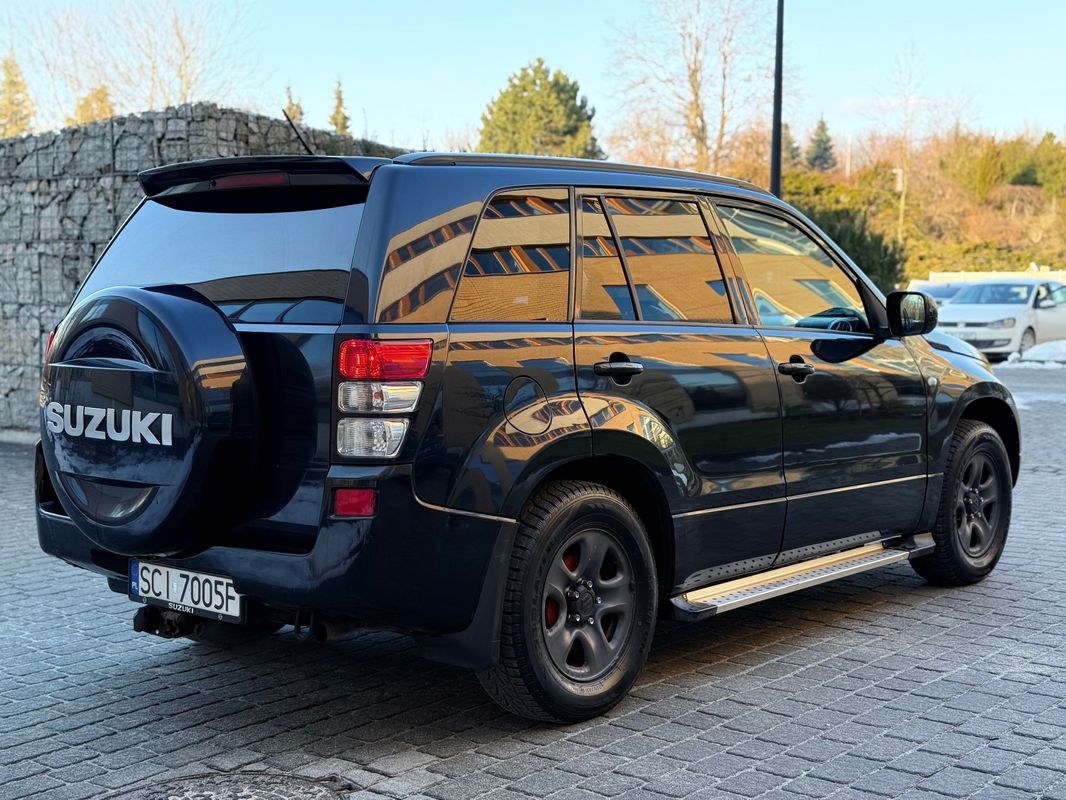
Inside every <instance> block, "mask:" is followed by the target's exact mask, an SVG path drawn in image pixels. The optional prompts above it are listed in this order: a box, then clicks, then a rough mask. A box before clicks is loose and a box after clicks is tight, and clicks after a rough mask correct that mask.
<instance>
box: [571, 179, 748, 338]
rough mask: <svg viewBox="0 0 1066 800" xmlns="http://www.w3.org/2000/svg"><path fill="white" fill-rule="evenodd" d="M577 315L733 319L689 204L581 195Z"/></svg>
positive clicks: (714, 262)
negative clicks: (579, 298)
mask: <svg viewBox="0 0 1066 800" xmlns="http://www.w3.org/2000/svg"><path fill="white" fill-rule="evenodd" d="M582 202H583V208H582V229H581V237H582V239H581V240H582V253H581V257H582V261H581V265H582V267H581V268H582V279H581V284H582V286H581V317H582V318H583V319H636V318H637V314H636V313H635V309H634V305H633V304H634V301H635V302H636V310H639V318H640V319H642V320H644V321H646V322H681V321H688V322H709V323H731V322H733V321H734V318H733V311H732V307H731V306H730V303H729V297H728V295H727V293H726V291H725V280H724V278H723V276H722V270H721V267H720V266H719V263H718V258H717V256H716V255H715V252H714V247H713V246H712V244H711V240H710V237H709V236H708V235H707V228H706V225H705V224H704V221H703V215H702V214H701V213H700V210H699V207H698V206H697V204H696V203H695V202H694V201H691V200H682V199H674V198H653V197H610V196H608V197H602V198H585V199H584V200H583V201H582Z"/></svg>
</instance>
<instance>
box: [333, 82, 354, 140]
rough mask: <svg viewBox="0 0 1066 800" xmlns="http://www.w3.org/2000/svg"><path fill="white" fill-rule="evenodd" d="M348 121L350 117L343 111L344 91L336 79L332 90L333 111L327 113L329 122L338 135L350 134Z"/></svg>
mask: <svg viewBox="0 0 1066 800" xmlns="http://www.w3.org/2000/svg"><path fill="white" fill-rule="evenodd" d="M349 122H351V118H350V117H349V116H348V115H347V114H345V113H344V92H343V91H341V82H340V81H339V80H338V81H337V86H336V88H335V89H334V90H333V113H332V114H330V115H329V124H330V125H332V126H333V130H334V132H335V133H336V134H337V135H338V136H351V135H352V134H351V131H350V130H349V128H348V123H349Z"/></svg>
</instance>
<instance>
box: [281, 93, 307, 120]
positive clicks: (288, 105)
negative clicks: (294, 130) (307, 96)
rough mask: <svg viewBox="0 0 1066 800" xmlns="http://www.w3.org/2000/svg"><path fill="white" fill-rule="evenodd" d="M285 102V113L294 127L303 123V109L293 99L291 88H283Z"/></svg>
mask: <svg viewBox="0 0 1066 800" xmlns="http://www.w3.org/2000/svg"><path fill="white" fill-rule="evenodd" d="M285 100H286V102H285V113H286V114H288V115H289V119H291V120H292V122H293V124H294V125H299V124H300V123H301V122H303V121H304V107H303V106H302V105H300V104H299V102H297V101H296V100H295V99H293V96H292V87H291V86H286V87H285Z"/></svg>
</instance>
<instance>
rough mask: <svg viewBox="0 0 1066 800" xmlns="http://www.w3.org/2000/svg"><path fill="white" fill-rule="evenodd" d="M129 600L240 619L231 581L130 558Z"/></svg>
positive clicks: (171, 608) (227, 620)
mask: <svg viewBox="0 0 1066 800" xmlns="http://www.w3.org/2000/svg"><path fill="white" fill-rule="evenodd" d="M130 600H135V601H137V602H138V603H145V604H147V605H150V606H159V607H160V608H167V609H170V610H171V611H183V612H185V613H186V614H195V615H196V616H198V617H207V618H208V619H217V620H222V621H224V622H240V621H241V615H242V614H241V612H242V608H241V605H242V604H241V596H240V595H239V594H237V592H235V591H234V589H233V581H232V580H231V579H230V578H223V577H221V576H218V575H205V574H204V573H202V572H190V571H189V570H187V569H179V568H178V567H168V566H164V565H163V564H150V563H148V562H147V561H140V560H138V559H131V560H130Z"/></svg>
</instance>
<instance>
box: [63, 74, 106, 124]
mask: <svg viewBox="0 0 1066 800" xmlns="http://www.w3.org/2000/svg"><path fill="white" fill-rule="evenodd" d="M113 116H115V104H114V103H113V102H111V92H110V91H109V90H108V88H107V86H105V85H103V84H101V85H100V86H97V87H96V88H95V89H93V90H92V91H91V92H89V93H88V94H87V95H85V96H84V97H82V98H81V99H80V100H78V102H77V104H75V106H74V115H73V116H71V117H67V120H66V122H67V125H85V124H87V123H89V122H96V121H97V120H100V119H108V118H109V117H113Z"/></svg>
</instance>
